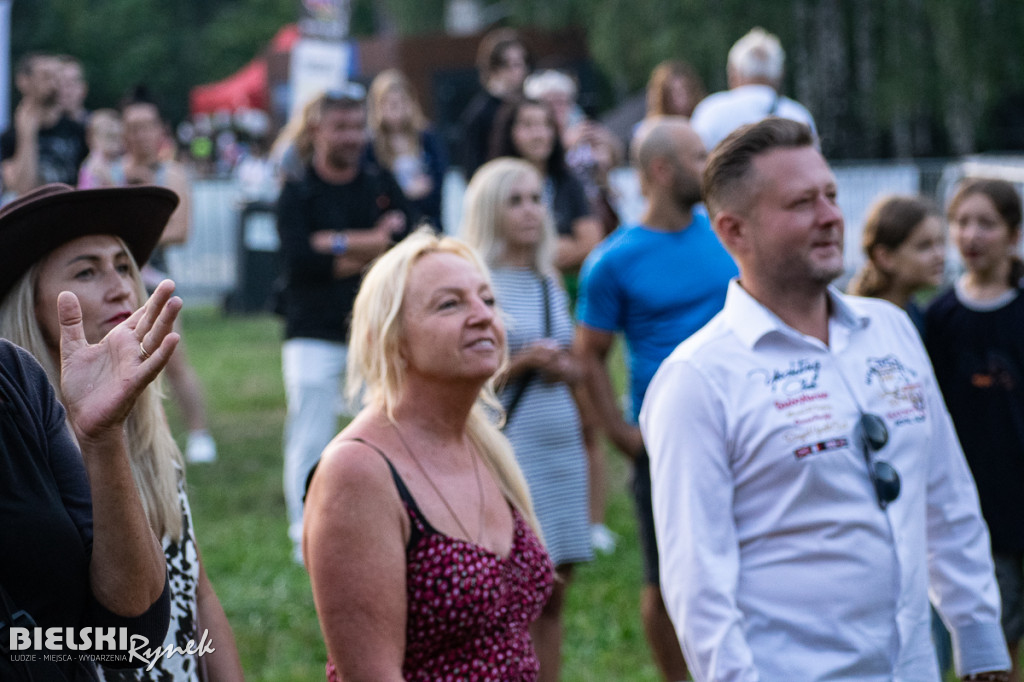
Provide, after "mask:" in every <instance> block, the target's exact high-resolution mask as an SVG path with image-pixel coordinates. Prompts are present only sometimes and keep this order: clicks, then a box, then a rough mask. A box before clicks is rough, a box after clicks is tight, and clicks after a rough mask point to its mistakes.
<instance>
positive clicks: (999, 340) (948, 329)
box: [925, 179, 1024, 680]
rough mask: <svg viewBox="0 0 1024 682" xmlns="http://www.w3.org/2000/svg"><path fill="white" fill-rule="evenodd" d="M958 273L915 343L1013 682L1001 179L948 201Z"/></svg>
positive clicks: (981, 182)
mask: <svg viewBox="0 0 1024 682" xmlns="http://www.w3.org/2000/svg"><path fill="white" fill-rule="evenodd" d="M948 217H949V226H950V227H949V229H950V236H951V238H952V239H953V242H954V243H955V244H956V247H957V249H958V250H959V251H960V255H961V256H962V257H963V261H964V267H965V271H964V273H963V275H961V276H960V278H959V279H958V280H957V281H956V283H955V284H954V286H953V288H952V289H951V290H950V291H948V292H946V293H945V294H944V295H942V296H940V297H939V298H938V299H936V301H935V302H934V303H933V304H932V305H931V306H930V307H929V308H928V311H927V313H926V316H925V342H926V345H927V347H928V352H929V354H930V355H931V358H932V364H934V365H935V375H936V377H937V378H938V381H939V386H940V387H941V388H942V393H943V395H944V397H945V399H946V405H947V406H948V408H949V412H950V414H951V415H952V417H953V423H954V425H955V426H956V430H957V435H958V436H959V438H960V443H961V444H962V445H963V449H964V453H965V454H966V456H967V462H968V464H970V466H971V471H972V473H973V475H974V480H975V483H976V484H977V486H978V496H979V498H980V500H981V511H982V514H983V515H984V517H985V521H986V522H987V523H988V527H989V533H990V534H991V538H992V554H993V558H994V559H995V566H996V579H997V581H998V582H999V590H1000V593H1001V595H1002V602H1003V604H1002V622H1003V632H1004V634H1005V635H1006V641H1007V644H1008V646H1009V648H1010V655H1011V659H1012V660H1013V661H1014V664H1015V665H1014V673H1013V679H1014V680H1020V679H1021V678H1020V669H1019V663H1018V660H1019V659H1018V656H1017V653H1018V645H1019V643H1020V639H1021V636H1022V635H1024V506H1022V505H1021V504H1020V497H1021V482H1022V481H1024V293H1022V287H1024V281H1022V277H1024V262H1022V261H1021V258H1020V256H1019V255H1017V249H1018V248H1019V244H1020V233H1021V200H1020V196H1019V195H1018V194H1017V191H1016V190H1015V189H1014V187H1013V185H1011V184H1010V183H1009V182H1006V181H1004V180H988V179H969V180H966V181H965V182H964V183H963V184H962V185H961V186H960V188H959V189H958V190H957V192H956V194H955V195H954V196H953V200H952V201H951V202H950V204H949V211H948Z"/></svg>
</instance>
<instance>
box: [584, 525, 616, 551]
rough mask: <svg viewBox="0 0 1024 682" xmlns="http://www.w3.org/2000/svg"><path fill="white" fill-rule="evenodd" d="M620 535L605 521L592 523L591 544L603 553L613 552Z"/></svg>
mask: <svg viewBox="0 0 1024 682" xmlns="http://www.w3.org/2000/svg"><path fill="white" fill-rule="evenodd" d="M618 537H619V536H617V535H616V534H615V533H613V532H612V531H611V529H609V528H608V526H606V525H604V524H603V523H594V524H591V525H590V545H591V547H593V548H594V549H595V550H596V551H598V552H600V553H601V554H611V553H613V552H614V551H615V547H616V545H617V544H618Z"/></svg>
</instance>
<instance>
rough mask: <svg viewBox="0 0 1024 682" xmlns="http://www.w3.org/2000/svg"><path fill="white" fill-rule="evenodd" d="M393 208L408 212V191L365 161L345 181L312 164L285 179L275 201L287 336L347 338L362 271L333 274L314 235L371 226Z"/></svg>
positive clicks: (331, 259)
mask: <svg viewBox="0 0 1024 682" xmlns="http://www.w3.org/2000/svg"><path fill="white" fill-rule="evenodd" d="M391 210H399V211H402V212H403V213H404V214H405V215H406V232H405V233H403V234H402V235H399V237H404V236H405V234H407V233H408V229H409V223H408V217H409V211H408V209H407V206H406V201H405V195H403V194H402V190H401V188H400V187H399V186H398V183H397V182H395V179H394V178H393V177H392V176H391V174H390V173H388V172H387V171H384V170H382V169H380V168H378V167H377V166H375V165H372V164H370V163H364V166H363V168H362V169H361V170H360V172H359V175H357V176H356V177H355V179H354V180H352V181H351V182H348V183H346V184H343V185H334V184H330V183H327V182H324V181H323V180H322V179H320V177H319V176H317V174H316V172H315V171H314V170H313V168H312V167H311V166H307V167H306V173H305V176H304V177H303V178H302V179H301V180H296V181H289V182H287V183H285V185H284V187H283V188H282V190H281V195H280V197H279V198H278V200H277V231H278V234H279V235H280V237H281V255H282V257H283V259H284V269H285V287H284V297H283V305H284V311H283V312H284V315H285V338H289V339H291V338H297V337H302V338H312V339H324V340H327V341H341V342H346V341H347V340H348V325H349V317H350V316H351V313H352V304H353V303H354V302H355V298H356V292H357V291H358V290H359V284H360V282H361V281H362V277H361V276H360V275H354V276H351V277H344V278H340V279H339V278H336V277H334V257H333V256H331V255H330V254H323V253H316V252H314V251H313V249H312V247H311V246H310V243H309V238H310V235H312V234H313V233H314V232H318V231H320V230H370V229H372V228H373V226H374V224H375V223H376V222H377V220H378V219H380V217H381V215H383V214H384V213H387V212H388V211H391Z"/></svg>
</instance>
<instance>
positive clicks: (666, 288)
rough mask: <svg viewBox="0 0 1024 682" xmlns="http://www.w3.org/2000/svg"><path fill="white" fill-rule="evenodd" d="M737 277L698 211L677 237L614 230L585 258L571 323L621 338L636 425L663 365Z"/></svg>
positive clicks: (709, 315)
mask: <svg viewBox="0 0 1024 682" xmlns="http://www.w3.org/2000/svg"><path fill="white" fill-rule="evenodd" d="M738 274H739V271H738V270H737V269H736V264H735V263H734V262H733V260H732V257H731V256H730V255H729V254H728V252H726V250H725V248H724V247H723V246H722V244H721V242H719V241H718V237H717V236H715V233H714V232H713V231H712V230H711V224H710V222H708V217H707V215H706V214H705V213H704V212H703V211H701V212H697V211H695V212H694V217H693V221H692V222H691V223H690V224H689V225H688V226H687V227H686V228H685V229H683V230H681V231H679V232H662V231H658V230H652V229H650V228H648V227H644V226H643V225H636V226H631V227H626V226H623V227H620V228H619V229H618V230H616V231H615V232H613V233H612V234H611V235H609V236H608V238H607V239H605V240H604V241H603V242H601V243H600V244H599V245H598V246H597V247H596V248H595V249H594V250H593V251H592V252H591V253H590V255H589V256H588V257H587V260H586V261H585V262H584V263H583V269H582V270H581V272H580V293H579V303H578V305H577V308H576V315H577V319H578V320H579V321H580V323H582V324H584V325H586V326H588V327H591V328H593V329H598V330H601V331H605V332H611V333H615V332H619V331H621V332H623V334H624V335H625V338H626V347H627V353H628V355H627V360H628V364H629V373H630V399H631V400H632V405H631V409H630V412H631V414H632V417H633V420H634V421H635V420H636V418H637V415H638V413H639V411H640V405H641V404H642V403H643V398H644V393H645V392H646V391H647V384H648V383H650V381H651V378H652V377H653V376H654V373H655V372H656V371H657V369H658V366H659V365H661V361H662V360H664V359H665V358H666V357H668V356H669V354H670V353H671V352H672V351H673V349H675V347H676V346H678V345H679V344H680V343H682V342H683V341H685V340H686V339H687V338H689V336H690V335H691V334H693V333H694V332H695V331H697V330H698V329H700V328H701V327H703V326H704V325H705V324H707V322H708V321H709V320H710V319H711V318H712V317H714V316H715V315H716V314H717V313H718V311H720V310H721V309H722V307H723V306H724V305H725V292H726V290H727V289H728V286H729V280H731V279H732V278H733V277H736V276H737V275H738Z"/></svg>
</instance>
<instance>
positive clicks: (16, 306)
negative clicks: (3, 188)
mask: <svg viewBox="0 0 1024 682" xmlns="http://www.w3.org/2000/svg"><path fill="white" fill-rule="evenodd" d="M114 239H117V241H118V243H120V244H121V245H122V246H123V247H124V248H125V251H126V252H128V248H127V246H125V245H124V242H123V241H121V240H120V239H118V238H117V237H114ZM129 253H130V252H129ZM41 262H42V260H40V261H38V262H36V263H35V264H34V265H33V266H32V267H31V268H29V270H28V271H27V272H26V273H25V274H24V275H23V276H22V277H21V279H20V280H18V283H17V284H15V286H14V287H13V288H12V289H11V290H10V292H9V293H8V294H7V297H6V298H5V299H4V300H3V301H2V302H0V336H3V337H4V338H6V339H8V340H10V341H11V342H12V343H15V344H17V345H19V346H21V347H22V348H24V349H25V350H27V351H28V352H30V353H32V355H33V356H35V358H36V359H37V360H38V361H39V364H41V365H42V366H43V369H44V370H46V375H47V376H48V377H49V379H50V383H51V384H52V385H53V388H54V390H55V391H56V393H57V398H58V399H61V398H62V396H61V392H60V367H58V366H57V363H56V362H55V360H54V356H53V353H52V351H51V347H50V344H49V343H47V340H46V338H45V336H44V335H43V331H42V326H41V325H40V324H39V319H38V318H37V317H36V312H35V311H36V285H37V283H38V279H39V270H40V267H39V265H40V263H41ZM129 267H130V270H131V278H132V282H133V284H134V286H135V289H136V294H137V295H138V296H140V297H141V298H139V300H140V301H144V300H146V290H145V287H144V286H143V284H142V277H141V276H140V275H139V269H138V267H137V266H136V265H135V260H134V259H131V258H129ZM69 428H70V427H69ZM125 428H126V434H127V437H128V447H129V457H130V461H131V468H132V478H133V479H135V487H136V488H138V490H139V495H140V497H141V498H142V505H143V508H144V509H145V510H146V518H148V519H149V525H150V527H151V528H152V529H153V532H154V533H156V535H157V537H159V538H163V537H168V538H170V539H172V540H173V541H174V542H180V541H181V537H182V531H183V523H182V510H181V503H180V502H179V500H178V479H179V477H181V476H184V473H183V472H184V464H183V461H182V457H181V450H180V449H179V448H178V445H177V443H175V442H174V438H173V437H172V436H171V430H170V427H169V426H168V424H167V417H166V415H165V414H164V408H163V403H162V394H161V391H160V388H159V385H158V383H157V382H154V383H153V384H150V385H149V386H148V387H146V389H145V390H144V391H143V392H142V393H141V394H140V395H139V398H138V400H137V401H136V403H135V407H134V408H133V409H132V411H131V413H130V414H129V415H128V421H127V423H126V427H125ZM179 472H182V473H179Z"/></svg>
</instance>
